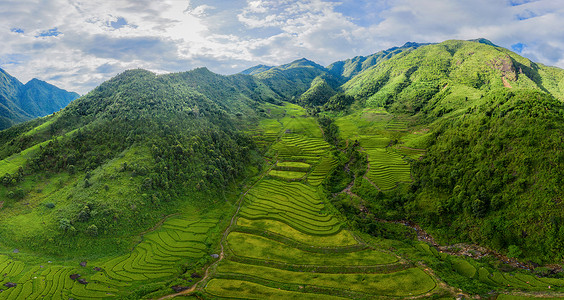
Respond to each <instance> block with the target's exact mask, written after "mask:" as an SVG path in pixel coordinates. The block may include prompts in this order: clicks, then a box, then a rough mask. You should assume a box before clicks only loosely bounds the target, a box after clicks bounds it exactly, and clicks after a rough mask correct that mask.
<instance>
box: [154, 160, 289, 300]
mask: <svg viewBox="0 0 564 300" xmlns="http://www.w3.org/2000/svg"><path fill="white" fill-rule="evenodd" d="M277 163H278V159H277V160H276V163H274V164H272V165H271V166H270V168H268V170H266V171H265V172H264V173H263V174H262V175H261V177H260V178H259V179H258V180H257V181H256V182H255V183H253V185H251V186H250V187H249V188H248V189H247V190H246V191H245V192H244V193H243V194H241V196H240V197H239V200H237V202H238V206H237V210H236V211H235V213H234V214H233V217H231V222H230V223H229V226H227V228H226V229H225V231H223V235H222V237H221V241H220V242H219V246H220V247H221V252H220V253H219V258H218V260H216V261H215V262H214V263H212V264H211V265H209V266H208V267H207V268H206V271H205V272H204V276H203V277H202V279H200V280H199V281H198V282H196V283H194V284H193V285H192V287H190V288H189V289H187V290H184V291H181V292H178V293H175V294H170V295H166V296H164V297H161V298H159V300H161V299H170V298H174V297H177V296H185V295H189V294H191V293H193V292H194V291H195V290H196V288H197V287H198V284H200V283H201V282H205V280H207V279H208V277H209V276H210V269H211V268H212V267H214V266H216V265H217V264H219V262H220V261H222V260H223V258H224V257H225V250H224V246H223V244H224V242H225V240H226V239H227V235H228V234H229V232H230V231H231V227H233V224H234V223H235V220H236V218H237V215H238V214H239V210H241V207H242V206H243V198H245V196H246V195H247V193H248V192H249V191H250V190H251V189H252V188H254V187H255V185H257V184H258V183H259V182H261V181H262V179H263V178H264V176H266V174H268V173H269V172H270V170H272V168H273V167H274V166H276V164H277Z"/></svg>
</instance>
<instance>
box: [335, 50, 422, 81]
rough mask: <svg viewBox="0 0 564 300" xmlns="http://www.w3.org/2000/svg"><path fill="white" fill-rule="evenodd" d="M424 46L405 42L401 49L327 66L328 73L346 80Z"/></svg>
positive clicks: (356, 57)
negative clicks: (398, 55) (405, 52)
mask: <svg viewBox="0 0 564 300" xmlns="http://www.w3.org/2000/svg"><path fill="white" fill-rule="evenodd" d="M425 45H429V44H424V43H423V44H422V43H413V42H407V43H405V44H404V45H403V46H401V47H393V48H390V49H387V50H384V51H380V52H377V53H374V54H371V55H368V56H355V57H353V58H351V59H347V60H344V61H337V62H334V63H332V64H330V65H329V66H327V69H328V70H329V73H331V74H333V75H334V76H336V77H342V78H344V79H346V80H348V79H351V78H352V77H354V76H356V75H357V74H359V73H361V72H362V71H364V70H366V69H368V68H370V67H372V66H374V65H377V64H379V63H381V62H383V61H386V60H388V59H390V58H392V57H393V56H395V55H397V54H400V53H402V52H404V51H411V50H413V49H417V48H419V47H421V46H425Z"/></svg>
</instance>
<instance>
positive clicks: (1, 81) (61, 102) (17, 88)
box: [0, 69, 79, 130]
mask: <svg viewBox="0 0 564 300" xmlns="http://www.w3.org/2000/svg"><path fill="white" fill-rule="evenodd" d="M78 97H79V95H78V94H77V93H70V92H67V91H65V90H62V89H59V88H57V87H56V86H54V85H51V84H49V83H46V82H44V81H41V80H38V79H35V78H34V79H32V80H30V81H29V82H28V83H26V84H25V85H24V84H22V83H21V82H20V81H19V80H17V79H16V78H14V77H12V76H10V74H8V73H7V72H6V71H4V70H2V69H0V130H2V129H5V128H8V127H10V126H12V125H14V124H17V123H21V122H23V121H27V120H30V119H32V118H37V117H42V116H46V115H49V114H52V113H53V112H56V111H58V110H60V109H61V108H63V107H65V106H67V104H69V103H70V102H71V101H72V100H74V99H76V98H78Z"/></svg>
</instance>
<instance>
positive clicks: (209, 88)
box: [0, 68, 280, 254]
mask: <svg viewBox="0 0 564 300" xmlns="http://www.w3.org/2000/svg"><path fill="white" fill-rule="evenodd" d="M279 101H280V100H279V98H278V96H277V95H276V94H275V93H274V92H273V91H272V90H270V89H269V88H268V87H267V86H265V85H264V84H263V83H262V82H260V81H259V80H257V79H256V78H254V77H252V76H249V75H232V76H222V75H218V74H214V73H212V72H210V71H209V70H207V69H205V68H200V69H195V70H193V71H190V72H183V73H174V74H166V75H158V76H157V75H155V74H154V73H151V72H149V71H145V70H130V71H126V72H124V73H122V74H120V75H118V76H116V77H114V78H112V79H111V80H109V81H107V82H105V83H103V84H101V85H100V86H99V87H97V88H95V89H94V90H92V91H91V92H89V93H88V94H87V95H85V96H83V97H81V98H79V99H77V100H75V101H73V102H71V103H70V104H69V105H68V106H67V107H66V108H65V109H63V110H62V111H60V112H57V113H55V114H53V115H50V116H48V117H45V118H41V119H36V120H33V121H30V122H26V123H23V124H20V125H16V126H13V127H12V128H9V129H7V130H4V131H1V132H0V143H1V144H2V146H1V147H0V160H3V161H2V162H1V163H0V168H1V171H2V172H1V173H2V174H6V175H4V176H3V177H2V180H1V181H2V182H4V183H5V187H3V188H2V189H0V198H1V199H7V200H6V201H4V202H3V206H4V210H6V209H7V208H9V207H12V206H18V201H20V200H21V199H22V198H23V199H27V198H28V197H34V199H40V200H39V201H41V202H43V203H52V205H54V206H56V207H58V208H60V209H59V210H57V211H55V210H52V211H48V212H47V214H45V215H43V217H42V220H40V219H35V220H29V221H27V222H28V223H29V224H31V225H30V226H34V225H33V224H35V225H38V224H41V223H37V224H36V222H40V221H41V222H47V224H49V225H47V226H48V227H49V228H50V233H49V234H45V233H44V231H43V230H39V229H38V230H29V231H27V232H26V234H25V236H21V235H20V236H19V237H18V240H15V239H10V238H8V237H7V235H5V236H4V238H3V239H2V243H3V244H7V245H17V244H18V242H19V243H20V247H29V248H35V249H41V251H45V252H48V253H57V252H60V251H63V252H64V253H69V251H70V252H71V253H74V254H77V253H83V254H84V252H81V251H84V249H83V250H81V249H74V250H71V249H72V247H71V248H68V247H69V245H72V243H77V242H78V243H90V244H88V245H89V246H88V247H87V248H88V249H90V251H93V252H96V251H118V250H117V249H120V247H122V246H125V244H123V245H122V246H119V245H120V244H119V243H118V244H115V243H114V242H113V241H115V240H118V239H121V238H124V239H128V238H130V237H131V233H132V230H133V232H135V230H137V229H140V228H147V226H151V225H150V224H152V222H155V221H156V220H158V219H159V218H160V215H161V213H171V211H174V207H175V206H178V205H182V206H184V205H193V206H194V207H208V206H210V204H211V203H213V202H214V201H217V199H222V198H224V197H225V194H226V193H227V192H228V191H229V189H232V188H233V187H234V185H235V184H236V183H237V182H238V181H240V180H241V178H244V177H245V176H247V173H248V169H249V166H250V165H255V166H259V167H260V165H261V164H262V163H261V161H260V160H259V161H258V163H257V157H258V156H257V155H256V149H255V145H254V143H253V142H252V141H251V140H250V137H249V136H247V135H246V134H244V133H243V132H242V130H243V129H246V128H247V127H249V126H248V125H247V124H253V123H255V122H257V118H258V115H259V113H260V112H261V111H263V110H262V109H261V107H262V106H263V105H265V104H264V103H268V102H279ZM22 150H24V151H23V152H22ZM24 153H25V154H24ZM34 174H50V175H46V177H45V178H43V179H38V178H35V177H34V176H35V175H34ZM61 176H62V177H61ZM50 178H52V179H50ZM56 178H59V179H56ZM128 178H131V180H129V179H128ZM51 180H58V182H59V183H60V185H58V186H57V188H55V189H54V190H50V191H49V192H47V191H46V192H42V191H39V192H37V193H36V189H33V190H30V189H27V188H24V187H25V186H28V185H29V186H36V185H42V184H48V183H49V182H51ZM102 195H104V196H102ZM139 201H141V202H139ZM131 205H135V206H137V207H138V208H137V209H135V210H131V209H128V208H130V207H131ZM85 206H86V207H87V208H86V210H85ZM86 211H87V212H88V214H87V215H88V216H87V217H86V216H84V215H85V214H86ZM94 215H96V217H94ZM4 220H6V222H10V221H9V220H11V219H10V218H8V217H6V218H5V219H4ZM61 220H63V221H64V222H67V221H66V220H68V222H69V224H72V228H71V227H70V225H69V226H66V227H64V230H59V223H60V222H63V221H61ZM65 224H66V223H65ZM90 226H96V227H97V228H104V230H105V232H108V235H102V234H101V235H102V237H101V238H102V239H105V240H107V241H108V242H107V243H110V244H111V246H108V245H107V244H106V242H100V243H98V242H97V241H95V240H88V238H86V239H85V235H84V234H85V232H87V229H88V227H90ZM12 230H15V229H12ZM68 230H72V232H75V233H73V234H69V231H68ZM8 231H11V230H10V229H8ZM13 236H14V237H15V236H16V235H15V234H14V235H13ZM86 237H87V235H86ZM49 238H50V239H55V240H58V241H60V242H58V243H44V241H45V240H46V239H49ZM63 240H65V242H62V241H63ZM24 245H27V246H24ZM108 247H109V248H108ZM85 249H86V248H85ZM109 249H113V250H109ZM96 253H99V252H96Z"/></svg>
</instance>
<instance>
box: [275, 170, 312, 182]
mask: <svg viewBox="0 0 564 300" xmlns="http://www.w3.org/2000/svg"><path fill="white" fill-rule="evenodd" d="M268 175H269V176H272V177H277V178H280V179H285V180H300V179H302V178H304V176H305V175H306V173H305V172H298V171H281V170H271V171H270V172H269V173H268Z"/></svg>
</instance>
